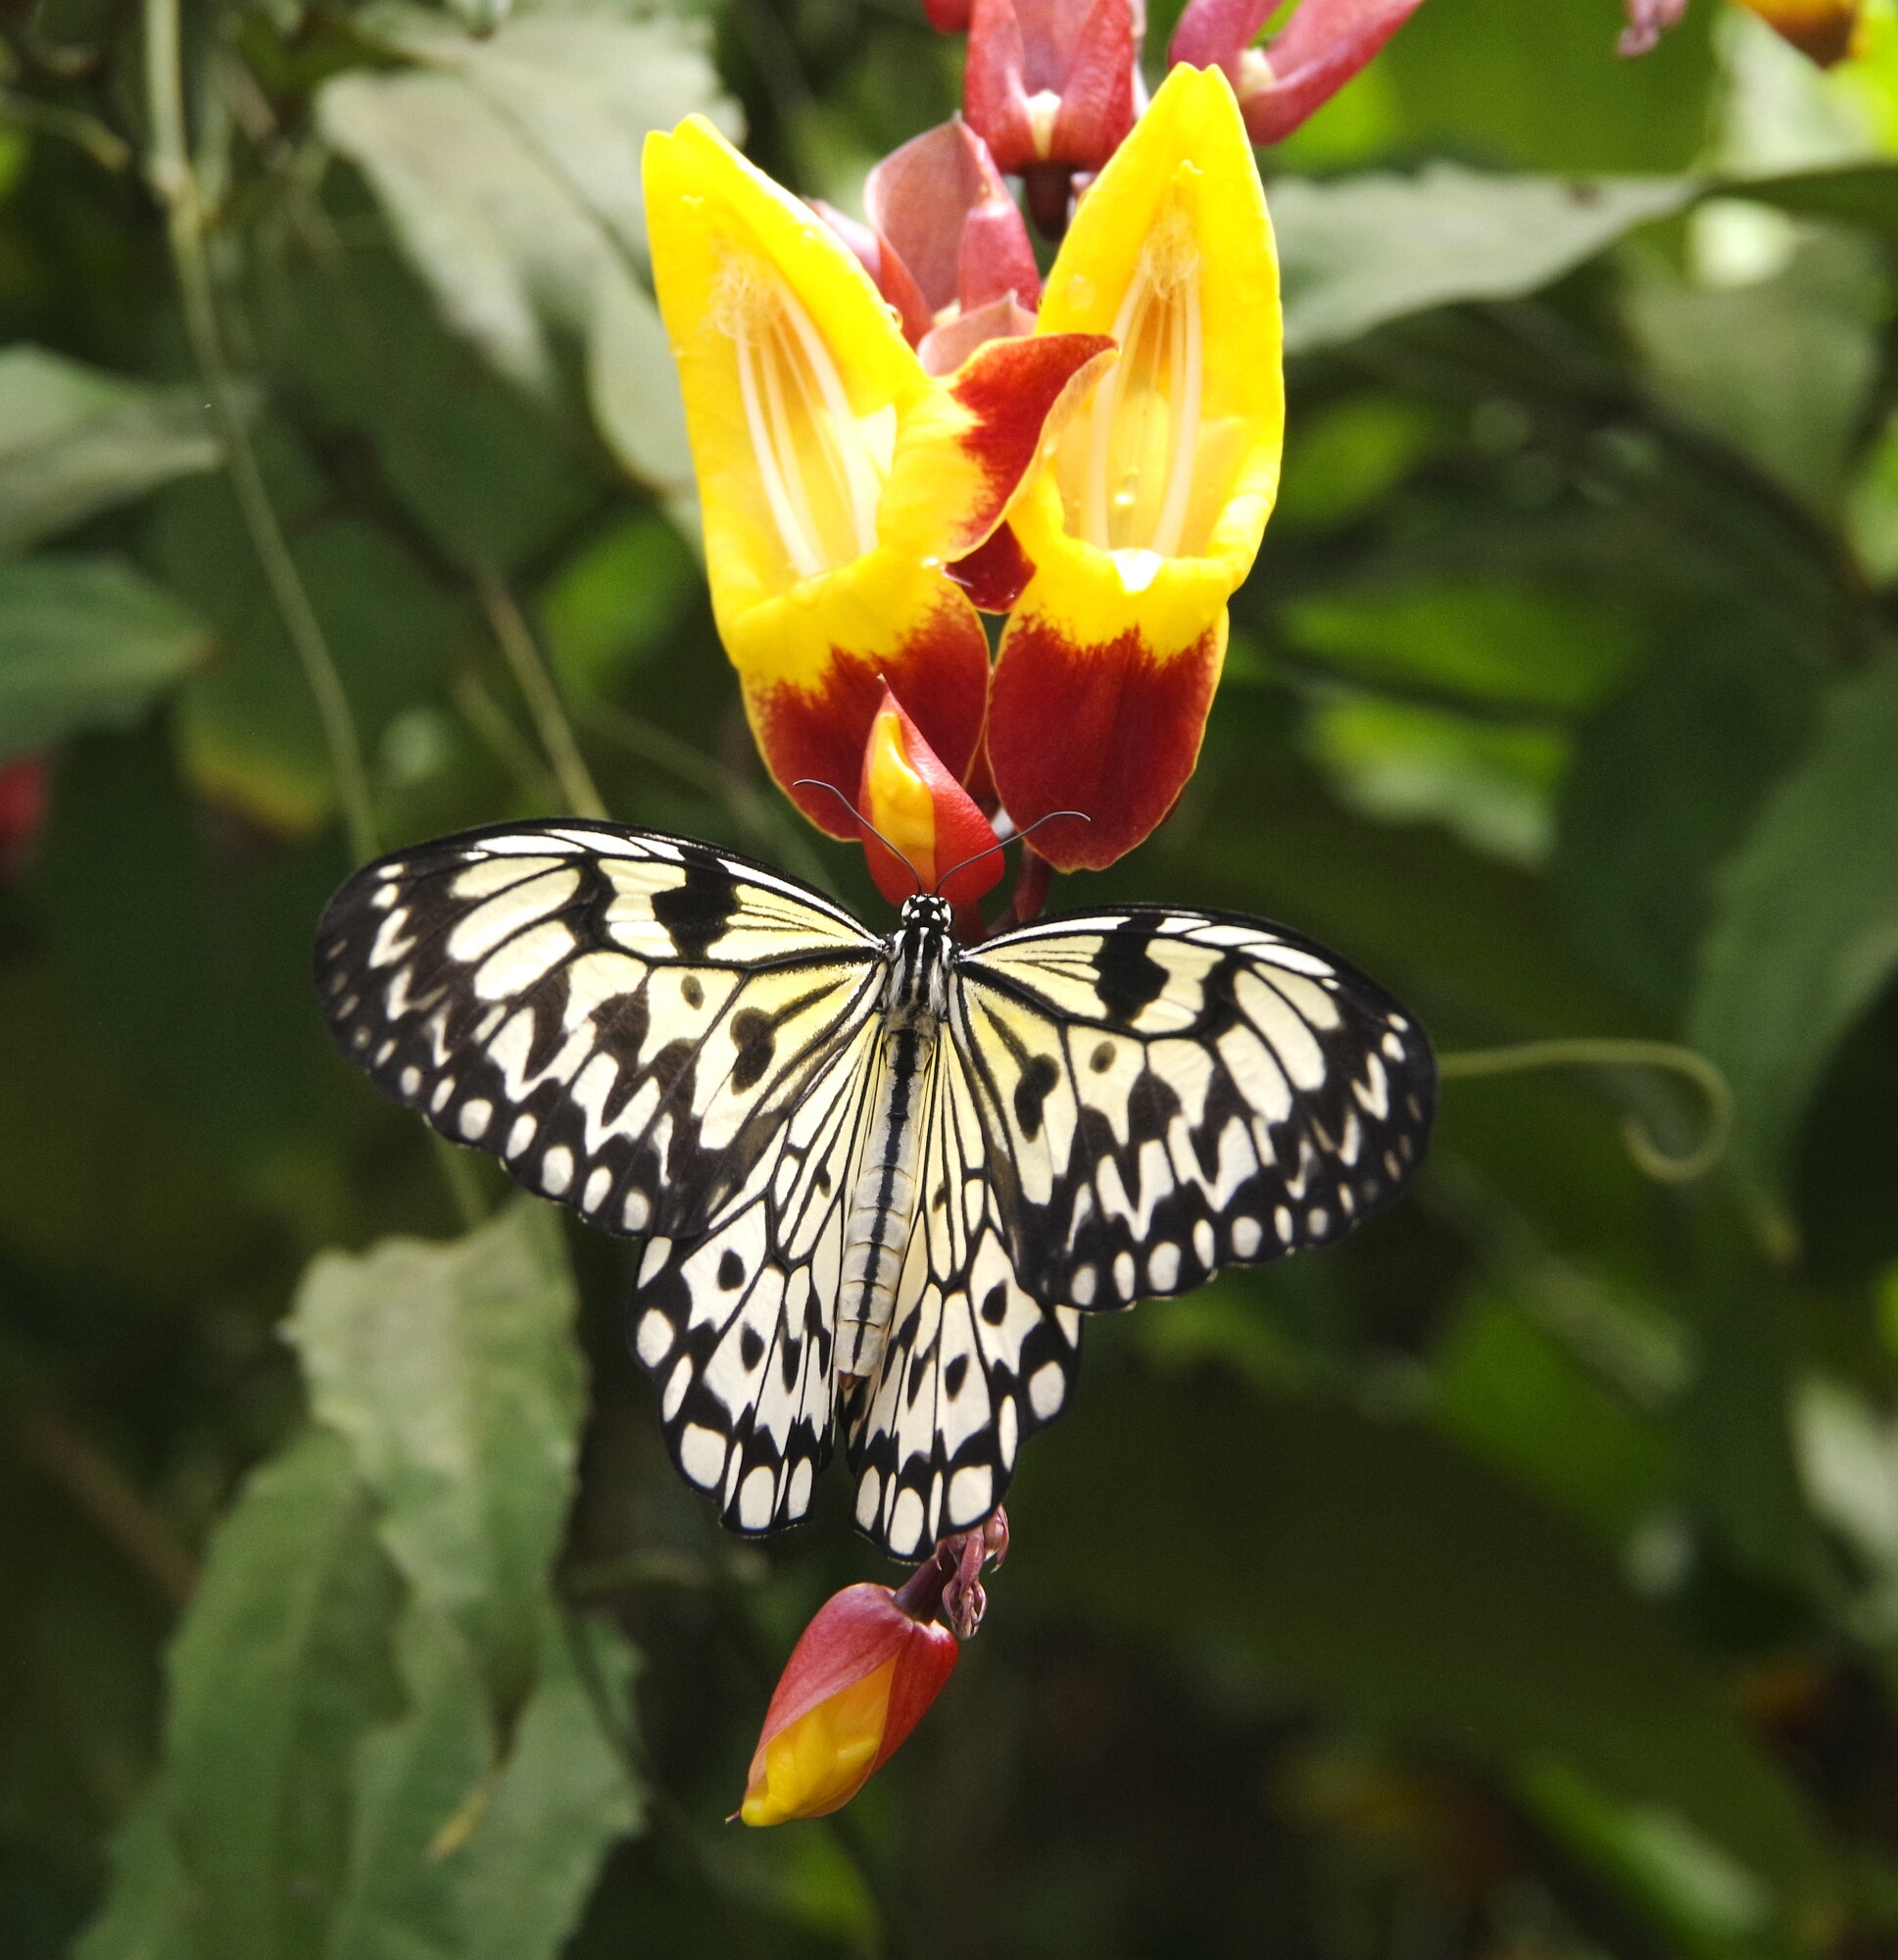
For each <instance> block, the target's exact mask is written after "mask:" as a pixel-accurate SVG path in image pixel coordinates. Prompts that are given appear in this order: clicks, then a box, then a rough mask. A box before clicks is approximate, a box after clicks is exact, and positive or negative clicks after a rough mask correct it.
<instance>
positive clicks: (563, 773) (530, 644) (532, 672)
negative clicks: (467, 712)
mask: <svg viewBox="0 0 1898 1960" xmlns="http://www.w3.org/2000/svg"><path fill="white" fill-rule="evenodd" d="M473 576H474V589H475V593H476V595H477V596H478V597H479V599H480V601H481V610H482V612H483V613H486V614H487V616H488V628H489V631H491V632H492V633H493V634H494V637H495V640H496V642H497V643H498V644H499V646H500V648H501V651H502V652H503V653H504V654H505V655H506V656H507V658H508V664H509V666H510V667H511V668H512V669H513V676H514V680H515V682H516V683H517V685H518V686H519V688H520V692H521V698H522V699H523V700H524V701H525V702H526V703H527V711H528V713H529V714H531V715H532V716H533V718H534V730H535V733H536V734H538V735H539V737H540V740H541V747H542V748H543V749H545V750H546V752H547V760H548V762H549V763H550V764H551V765H552V767H553V770H554V777H555V780H556V781H557V782H558V783H559V784H560V794H561V796H563V797H564V798H565V799H566V803H567V807H568V809H571V810H572V811H573V813H574V815H576V816H592V817H599V818H602V819H604V818H605V817H606V815H607V806H606V804H605V803H604V802H602V801H601V797H600V792H599V790H598V789H597V788H596V787H595V786H594V781H593V773H592V771H591V770H590V769H588V767H587V764H586V759H585V757H583V756H582V755H581V754H580V745H579V743H578V742H577V741H575V740H574V736H573V725H572V723H571V722H569V721H568V720H567V718H566V710H565V709H564V708H562V707H561V706H560V693H559V691H558V690H557V689H556V688H555V685H554V677H553V675H552V674H550V673H549V672H548V671H547V662H545V661H543V660H542V659H541V651H540V648H539V647H538V646H537V645H536V644H535V641H534V634H533V630H532V628H531V627H529V625H528V624H527V621H526V619H525V618H524V617H523V616H522V613H521V610H520V608H519V607H518V606H517V605H516V604H515V603H514V595H513V594H512V593H511V592H510V591H509V590H508V586H507V582H506V580H504V579H503V578H502V577H501V575H500V573H499V572H496V571H493V570H490V569H488V568H487V567H486V566H478V567H476V569H475V571H474V574H473Z"/></svg>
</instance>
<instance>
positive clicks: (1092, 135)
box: [962, 0, 1141, 238]
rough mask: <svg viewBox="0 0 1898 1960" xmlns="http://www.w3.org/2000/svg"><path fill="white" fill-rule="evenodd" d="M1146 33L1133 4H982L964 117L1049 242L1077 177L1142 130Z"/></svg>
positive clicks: (1075, 0)
mask: <svg viewBox="0 0 1898 1960" xmlns="http://www.w3.org/2000/svg"><path fill="white" fill-rule="evenodd" d="M1140 29H1141V24H1140V22H1139V21H1138V20H1137V18H1136V16H1135V12H1134V7H1133V0H975V5H974V9H973V12H972V14H971V16H970V20H969V54H968V62H967V66H966V67H965V69H964V71H963V77H962V107H963V114H964V115H966V116H967V118H968V119H969V126H970V127H971V128H972V129H974V130H975V132H976V134H977V135H979V136H980V137H981V138H982V140H983V141H984V142H985V143H987V144H988V146H989V151H990V154H991V155H992V156H993V157H994V158H995V160H996V164H997V166H998V168H999V169H1001V170H1004V171H1007V172H1012V173H1015V174H1018V175H1019V176H1020V177H1021V179H1022V183H1023V187H1024V189H1025V191H1026V193H1027V197H1028V208H1029V210H1030V211H1031V212H1033V213H1034V216H1035V222H1036V223H1037V224H1039V225H1040V226H1041V228H1042V230H1043V231H1044V232H1046V234H1047V235H1048V236H1049V237H1051V238H1058V237H1059V236H1060V235H1061V233H1062V232H1063V231H1064V230H1065V229H1066V228H1067V219H1068V205H1069V202H1070V200H1071V198H1072V196H1073V190H1074V179H1075V177H1076V176H1077V175H1092V174H1093V173H1094V172H1096V171H1098V170H1100V169H1101V168H1102V167H1103V166H1104V165H1105V163H1106V162H1107V159H1108V158H1109V157H1111V156H1112V155H1113V154H1114V152H1115V151H1116V150H1117V149H1118V148H1119V147H1120V144H1121V142H1122V140H1123V139H1124V138H1125V136H1126V135H1127V132H1128V131H1129V130H1130V129H1131V128H1133V126H1134V118H1135V117H1136V115H1137V114H1138V113H1139V108H1140V103H1139V82H1138V62H1139V56H1140Z"/></svg>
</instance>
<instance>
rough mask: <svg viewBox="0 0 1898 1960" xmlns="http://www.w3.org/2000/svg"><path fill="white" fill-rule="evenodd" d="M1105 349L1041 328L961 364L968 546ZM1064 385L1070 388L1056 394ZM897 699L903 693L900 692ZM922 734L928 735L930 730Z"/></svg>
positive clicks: (954, 388) (984, 531)
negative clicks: (966, 421)
mask: <svg viewBox="0 0 1898 1960" xmlns="http://www.w3.org/2000/svg"><path fill="white" fill-rule="evenodd" d="M1113 351H1114V343H1113V341H1112V339H1111V338H1110V337H1109V336H1108V335H1106V334H1104V333H1041V334H1035V335H1033V336H1032V337H1030V338H1027V339H1019V340H1013V339H1011V340H992V341H990V342H989V343H988V344H987V345H986V346H984V347H980V348H978V349H977V350H976V351H975V353H974V354H972V355H971V356H970V357H969V359H968V361H967V362H966V363H965V364H964V366H963V367H962V368H961V369H960V371H959V372H958V373H957V375H956V377H955V379H954V380H953V381H952V382H951V383H950V385H949V392H950V394H952V395H953V396H954V397H955V399H956V400H957V401H958V402H960V403H961V405H962V406H963V407H964V408H965V409H967V410H969V412H970V413H971V414H972V415H974V417H976V425H975V427H974V428H972V429H971V430H970V431H969V432H968V434H967V435H965V436H964V437H963V438H962V447H963V448H964V450H965V451H967V453H968V454H969V455H970V456H971V457H973V458H974V459H975V461H976V462H977V463H978V464H979V465H980V466H981V468H982V470H983V472H984V474H985V476H986V478H987V488H988V495H987V497H986V498H985V499H983V500H982V501H981V503H980V504H979V505H978V506H977V508H976V509H974V510H973V511H972V512H971V514H970V515H969V517H968V520H967V522H966V524H965V526H964V530H965V532H966V534H967V536H968V537H969V540H970V544H969V549H970V550H971V551H973V550H974V549H975V546H976V544H978V543H979V542H980V541H981V540H982V539H983V538H985V537H987V536H988V534H989V532H990V531H991V530H993V529H994V528H995V526H996V524H997V523H998V522H999V521H1000V519H1001V517H1002V515H1003V514H1004V513H1005V512H1006V510H1007V508H1008V504H1009V501H1010V499H1011V498H1013V496H1014V494H1015V492H1016V491H1017V490H1018V489H1019V488H1020V487H1021V481H1022V478H1023V477H1024V476H1025V475H1026V474H1027V471H1028V468H1029V466H1030V465H1031V464H1033V463H1034V461H1035V459H1036V457H1037V456H1038V455H1039V454H1040V452H1041V446H1042V439H1043V435H1044V433H1045V431H1046V427H1047V423H1048V419H1049V417H1051V416H1052V415H1053V414H1054V413H1055V412H1056V410H1057V408H1058V409H1060V410H1062V411H1065V410H1066V409H1068V408H1070V407H1071V406H1072V405H1073V403H1074V401H1076V400H1078V399H1079V398H1080V396H1081V395H1083V394H1085V393H1086V391H1087V390H1088V389H1089V388H1090V387H1092V386H1093V385H1094V382H1095V376H1096V374H1097V373H1098V369H1097V368H1095V367H1093V365H1092V364H1094V363H1095V362H1100V363H1105V362H1106V361H1107V360H1108V359H1110V358H1111V356H1112V354H1113ZM1070 389H1072V390H1073V391H1074V392H1073V394H1072V395H1071V396H1069V398H1068V400H1066V401H1063V399H1062V398H1063V396H1064V395H1067V394H1068V391H1069V390H1070ZM892 678H893V680H894V676H893V677H892ZM903 698H904V700H907V699H908V695H907V693H905V694H904V696H903ZM917 719H918V720H919V721H920V720H921V719H922V717H921V716H920V715H918V716H917ZM924 726H925V728H927V727H928V724H927V723H926V722H925V723H924ZM930 740H931V741H932V742H934V741H935V736H934V734H931V736H930ZM936 746H937V750H938V753H939V754H940V755H941V756H942V758H943V760H945V761H946V762H949V765H950V767H952V768H956V772H957V774H960V773H961V771H960V768H959V767H957V765H956V764H955V762H954V760H953V759H952V758H951V756H950V755H949V751H948V750H946V749H944V748H943V747H942V745H941V744H940V743H937V744H936Z"/></svg>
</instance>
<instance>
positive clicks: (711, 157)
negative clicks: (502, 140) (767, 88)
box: [645, 117, 1110, 837]
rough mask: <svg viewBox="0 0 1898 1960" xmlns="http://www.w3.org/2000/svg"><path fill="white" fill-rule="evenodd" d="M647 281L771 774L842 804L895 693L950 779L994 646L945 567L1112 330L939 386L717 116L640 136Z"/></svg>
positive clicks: (979, 356)
mask: <svg viewBox="0 0 1898 1960" xmlns="http://www.w3.org/2000/svg"><path fill="white" fill-rule="evenodd" d="M645 185H646V205H647V223H648V233H649V237H650V241H651V248H652V258H653V270H654V280H655V284H656V286H657V293H658V300H659V306H660V310H661V312H662V314H663V316H664V319H665V323H666V329H667V333H668V335H669V338H670V340H671V343H672V349H673V353H674V355H675V357H676V358H677V361H678V365H679V376H680V381H681V384H682V386H683V390H684V395H685V407H686V422H687V427H688V429H689V431H690V434H691V439H692V448H693V458H694V462H695V464H696V466H697V469H698V477H699V490H700V498H701V502H702V505H703V508H704V513H705V535H706V569H707V573H708V576H709V580H710V585H711V599H712V608H713V612H714V614H715V616H716V618H717V622H718V630H719V634H720V637H721V638H722V639H723V641H724V644H725V649H726V652H727V653H728V654H729V655H730V657H731V660H732V662H733V664H734V665H735V666H736V667H737V669H738V672H739V676H740V680H741V683H742V685H743V689H744V696H745V707H746V712H747V714H748V715H749V716H750V718H751V723H752V728H753V732H754V735H755V736H756V738H757V743H758V747H759V749H760V751H761V752H762V754H763V756H764V759H765V761H766V764H767V765H768V766H769V768H770V770H771V773H772V774H773V776H775V777H776V779H777V780H778V782H779V783H780V784H781V785H782V786H783V787H784V788H785V789H786V792H787V794H789V795H790V796H791V797H792V798H793V800H794V801H795V802H797V804H798V805H799V807H800V808H801V809H803V812H804V814H805V815H807V816H808V817H809V818H810V819H811V821H812V822H813V823H815V824H817V825H818V826H819V828H821V829H824V830H827V831H829V832H830V833H831V834H832V835H833V836H845V837H848V836H852V835H853V834H854V830H853V826H852V820H851V817H850V813H849V811H848V809H845V808H844V807H843V806H842V805H840V804H839V803H838V802H837V800H836V799H835V798H834V797H832V796H830V795H828V794H827V793H826V792H825V791H824V790H821V789H816V788H811V787H804V788H798V787H796V785H797V784H798V782H799V780H800V779H801V778H802V779H811V780H814V781H815V782H818V783H822V784H827V785H830V786H832V787H835V788H844V787H847V786H848V785H850V784H852V783H854V782H855V781H856V780H857V777H858V773H859V768H860V764H861V759H862V755H863V746H864V743H865V741H866V739H867V737H868V735H869V730H870V724H871V721H872V719H873V718H874V716H875V714H876V712H877V710H878V707H879V704H880V703H881V701H882V697H883V693H884V689H885V686H886V684H887V685H889V686H891V687H894V688H895V689H896V690H897V691H898V693H899V694H900V697H901V699H902V701H903V704H904V706H905V708H906V709H907V710H908V711H909V713H910V714H911V715H912V716H913V717H914V718H915V722H916V724H917V725H918V726H919V727H920V728H921V729H922V731H923V732H924V734H925V735H926V737H927V739H928V742H929V745H930V747H931V748H932V749H933V750H934V751H935V753H936V754H937V755H938V756H939V757H940V758H941V759H942V760H943V762H944V763H945V764H946V766H947V767H948V768H949V771H950V772H951V773H952V774H954V775H956V776H957V777H961V776H964V775H966V773H967V771H968V770H969V768H970V766H971V764H972V762H973V761H974V760H975V757H976V751H977V745H978V744H979V742H980V740H981V737H982V729H983V719H984V713H985V710H986V703H987V695H988V681H989V649H988V641H987V638H986V636H985V634H984V632H983V629H982V622H981V620H980V619H979V617H978V616H977V614H976V612H975V609H974V607H973V606H972V605H971V603H970V602H969V600H968V598H967V597H966V596H965V595H964V593H963V592H962V590H961V589H960V588H959V587H958V586H957V585H956V584H955V583H954V582H953V581H952V580H951V579H950V578H949V576H948V574H947V571H946V570H945V567H946V566H947V565H949V564H951V563H953V562H954V561H956V560H958V559H961V558H963V557H965V556H966V555H968V554H969V553H971V552H973V551H975V550H976V549H977V548H978V547H980V546H981V545H983V544H984V543H985V542H986V541H987V540H988V539H989V538H990V536H991V535H992V534H993V533H994V531H995V530H996V528H997V526H998V524H999V523H1000V522H1001V521H1002V519H1003V517H1004V516H1005V515H1006V514H1007V512H1008V510H1009V508H1010V506H1011V505H1012V503H1013V502H1014V500H1015V499H1016V497H1017V496H1018V495H1019V493H1020V491H1021V489H1022V486H1023V483H1024V481H1025V479H1026V477H1027V475H1028V473H1029V471H1030V470H1031V468H1032V467H1033V466H1034V465H1035V464H1036V462H1037V460H1038V458H1039V456H1040V453H1041V448H1042V444H1043V441H1044V436H1045V432H1046V429H1047V428H1048V427H1049V426H1050V424H1052V425H1055V426H1058V420H1059V416H1060V414H1061V413H1062V412H1063V410H1064V409H1065V408H1066V407H1068V406H1071V404H1072V402H1073V400H1074V399H1075V397H1076V392H1077V390H1078V389H1079V388H1080V387H1081V386H1084V385H1085V380H1086V376H1087V374H1088V372H1089V370H1090V368H1091V364H1095V363H1097V362H1099V361H1102V360H1103V359H1105V358H1106V357H1107V355H1108V353H1109V351H1110V350H1109V343H1108V342H1107V340H1106V339H1105V338H1104V337H1102V336H1100V335H1088V334H1085V333H1080V334H1075V333H1069V334H1056V335H1050V334H1046V333H1042V334H1037V335H1035V336H1033V337H1030V338H1010V339H1001V340H995V341H991V342H990V343H988V344H987V345H985V346H983V347H981V348H978V349H977V350H976V352H975V353H974V354H973V355H972V356H971V357H970V358H969V359H968V360H967V361H966V362H964V363H963V365H962V366H961V367H960V368H957V369H956V371H955V372H954V373H953V374H951V375H949V377H947V378H938V377H936V376H933V375H931V374H929V373H928V372H927V371H926V370H925V369H924V368H923V366H922V364H921V363H920V361H918V359H917V357H916V354H915V352H914V350H913V349H912V348H911V347H910V346H909V344H908V342H907V341H906V340H905V339H904V337H903V334H902V331H901V328H900V325H899V324H898V322H897V320H896V319H894V318H893V317H892V314H891V312H890V310H889V308H888V307H887V306H886V304H885V302H884V300H883V298H882V296H881V295H880V294H879V293H878V291H877V289H876V287H875V285H874V284H873V283H872V282H871V280H870V278H869V276H868V274H867V273H866V272H865V271H864V270H863V268H862V267H861V266H860V265H859V264H858V262H857V260H856V258H855V257H854V256H853V255H852V252H851V251H850V249H849V248H848V247H847V246H846V245H845V244H844V243H843V241H842V240H841V239H839V238H838V237H837V235H836V234H835V233H834V232H833V231H832V230H831V229H830V228H829V227H828V226H827V225H826V224H824V223H823V222H822V221H820V220H819V219H818V218H817V217H816V216H815V214H813V213H812V212H811V211H810V210H809V209H808V208H807V207H806V206H804V205H803V204H801V203H799V202H798V200H797V199H795V198H793V197H792V196H791V195H790V194H789V193H788V192H786V191H784V190H782V189H780V188H779V187H778V186H777V185H776V184H774V183H773V182H772V181H771V180H770V179H769V178H768V177H766V176H765V175H764V174H763V173H762V172H759V171H757V170H755V169H754V168H753V166H752V165H750V164H749V163H747V162H746V161H745V159H744V158H743V157H741V156H740V155H739V154H738V152H737V151H736V150H734V149H733V148H732V147H731V145H730V144H728V143H727V142H726V141H725V139H724V138H723V137H722V136H720V135H719V134H718V132H717V131H716V130H715V129H713V128H712V126H711V125H710V124H709V123H706V122H705V121H704V120H703V119H702V118H699V117H692V118H688V119H687V121H686V122H684V123H681V124H680V125H679V127H678V128H677V129H676V130H674V131H672V132H671V133H670V134H655V135H654V136H652V137H651V138H649V139H648V143H647V148H646V158H645Z"/></svg>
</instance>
